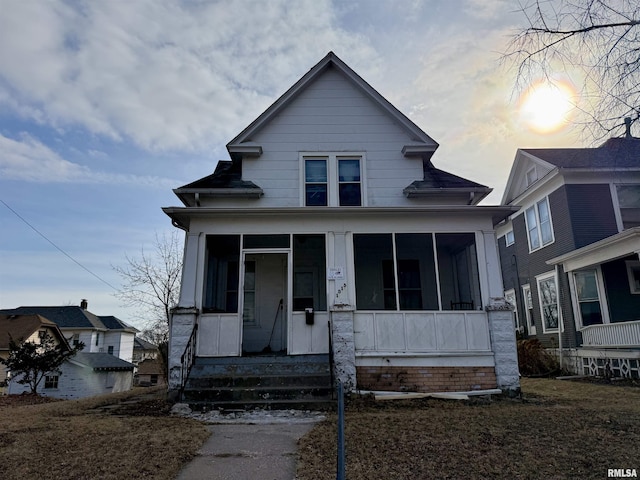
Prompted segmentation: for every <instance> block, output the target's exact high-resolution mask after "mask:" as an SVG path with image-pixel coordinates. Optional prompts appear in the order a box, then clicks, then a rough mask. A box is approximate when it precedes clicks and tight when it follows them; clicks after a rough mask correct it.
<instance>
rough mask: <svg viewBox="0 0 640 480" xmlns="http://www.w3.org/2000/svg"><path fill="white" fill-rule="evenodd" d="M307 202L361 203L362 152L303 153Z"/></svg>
mask: <svg viewBox="0 0 640 480" xmlns="http://www.w3.org/2000/svg"><path fill="white" fill-rule="evenodd" d="M302 159H303V165H304V205H306V206H309V207H325V206H343V207H358V206H361V205H362V203H363V196H362V191H363V188H362V160H363V157H362V156H361V155H347V154H345V155H338V154H333V153H331V154H326V155H303V156H302Z"/></svg>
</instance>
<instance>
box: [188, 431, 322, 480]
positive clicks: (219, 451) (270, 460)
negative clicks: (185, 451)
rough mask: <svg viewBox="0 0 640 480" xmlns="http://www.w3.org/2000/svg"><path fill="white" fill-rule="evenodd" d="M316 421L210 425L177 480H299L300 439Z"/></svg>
mask: <svg viewBox="0 0 640 480" xmlns="http://www.w3.org/2000/svg"><path fill="white" fill-rule="evenodd" d="M283 420H284V421H283ZM314 423H315V421H313V420H310V421H307V422H300V421H295V420H294V421H293V422H287V421H286V420H285V419H283V418H279V419H278V421H277V423H264V422H260V423H255V424H254V423H251V424H248V423H246V422H242V421H240V422H225V423H223V424H215V425H210V426H209V427H208V428H209V430H210V431H211V436H210V437H209V439H208V440H207V441H206V442H205V444H204V445H203V446H202V448H201V449H200V450H199V451H198V453H197V456H196V458H194V459H193V460H192V461H191V462H190V463H189V464H188V465H187V466H186V467H184V468H183V469H182V471H181V472H180V474H179V475H178V477H177V480H201V479H202V480H205V479H206V480H252V479H260V480H295V478H296V461H297V442H298V439H299V438H300V437H302V436H303V435H305V434H306V433H307V432H308V431H309V430H311V429H312V428H313V425H314Z"/></svg>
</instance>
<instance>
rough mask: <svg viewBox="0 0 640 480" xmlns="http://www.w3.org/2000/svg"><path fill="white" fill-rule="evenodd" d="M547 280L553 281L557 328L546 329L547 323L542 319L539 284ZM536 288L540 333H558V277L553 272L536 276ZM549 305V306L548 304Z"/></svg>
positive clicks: (542, 310)
mask: <svg viewBox="0 0 640 480" xmlns="http://www.w3.org/2000/svg"><path fill="white" fill-rule="evenodd" d="M549 279H553V283H554V286H555V289H556V303H555V305H556V310H557V313H558V326H557V327H547V322H546V321H545V318H544V307H543V304H542V295H540V283H542V282H545V281H547V280H549ZM536 288H537V291H538V308H540V320H541V321H542V332H543V333H558V329H559V328H560V324H561V321H560V314H561V313H560V308H561V306H560V292H559V291H558V277H557V276H556V272H555V270H552V271H550V272H547V273H543V274H541V275H537V276H536ZM550 305H551V304H550Z"/></svg>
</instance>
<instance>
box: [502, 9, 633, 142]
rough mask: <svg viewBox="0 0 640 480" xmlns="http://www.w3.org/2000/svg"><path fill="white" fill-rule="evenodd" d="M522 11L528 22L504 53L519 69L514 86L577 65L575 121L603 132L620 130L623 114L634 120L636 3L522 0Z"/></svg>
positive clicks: (589, 128)
mask: <svg viewBox="0 0 640 480" xmlns="http://www.w3.org/2000/svg"><path fill="white" fill-rule="evenodd" d="M520 11H521V12H522V14H523V16H524V18H525V20H526V22H527V26H526V27H525V28H523V29H522V30H521V31H520V32H517V33H516V34H515V35H514V36H513V38H512V39H511V42H510V43H509V45H508V47H507V51H506V52H505V53H504V55H503V61H505V62H506V63H508V64H511V65H513V66H515V67H516V69H517V80H516V88H517V89H519V90H520V89H523V87H524V86H526V85H528V84H529V83H531V82H532V81H533V80H535V79H536V78H537V77H547V78H553V76H554V73H556V72H558V71H559V70H560V71H561V73H567V72H565V71H564V70H579V71H580V75H581V76H583V78H584V81H583V84H582V86H581V90H582V91H581V92H580V96H581V100H582V103H583V105H582V106H581V107H580V109H581V113H582V116H581V118H580V119H579V120H578V122H577V123H581V124H582V125H583V127H584V128H585V129H586V130H588V131H589V133H590V134H591V135H593V136H599V135H600V136H602V135H603V134H605V135H606V134H609V133H611V132H615V133H618V134H619V133H622V132H621V131H620V130H621V129H622V128H624V121H623V119H624V118H625V117H630V118H631V119H632V122H634V123H637V122H638V118H639V116H640V115H639V114H640V92H639V89H638V85H639V84H640V2H638V1H637V0H590V1H579V0H578V1H574V0H545V1H543V0H524V2H523V3H521V4H520ZM569 73H570V72H569Z"/></svg>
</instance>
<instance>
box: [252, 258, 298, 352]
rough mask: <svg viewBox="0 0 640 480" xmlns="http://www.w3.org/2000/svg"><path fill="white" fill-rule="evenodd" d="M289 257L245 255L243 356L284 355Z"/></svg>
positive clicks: (285, 347)
mask: <svg viewBox="0 0 640 480" xmlns="http://www.w3.org/2000/svg"><path fill="white" fill-rule="evenodd" d="M287 275H288V253H280V252H278V253H272V252H269V253H253V252H252V253H249V252H246V253H245V255H244V282H243V289H242V291H243V296H242V300H243V302H242V305H243V306H242V354H243V355H256V354H261V353H262V354H268V353H283V354H285V353H286V351H287V312H288V308H287Z"/></svg>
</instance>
